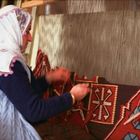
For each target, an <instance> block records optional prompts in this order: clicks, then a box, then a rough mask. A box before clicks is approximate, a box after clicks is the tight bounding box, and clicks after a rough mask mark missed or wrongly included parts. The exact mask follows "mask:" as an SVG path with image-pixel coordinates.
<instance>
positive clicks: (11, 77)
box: [0, 5, 89, 140]
mask: <svg viewBox="0 0 140 140" xmlns="http://www.w3.org/2000/svg"><path fill="white" fill-rule="evenodd" d="M30 29H31V16H30V15H29V13H27V12H25V11H23V10H22V9H20V8H17V7H15V6H13V5H9V6H6V7H4V8H2V9H0V139H1V140H39V139H41V138H40V136H39V135H38V134H37V132H36V131H35V130H34V128H33V127H32V126H31V125H30V123H36V122H39V121H44V120H47V119H48V118H50V117H52V116H55V115H57V114H58V113H60V112H63V111H66V110H68V109H70V108H71V107H72V105H73V104H74V103H75V101H78V100H81V99H83V98H84V97H85V96H86V94H87V93H88V92H89V89H88V85H86V84H79V85H76V86H74V87H73V88H72V89H71V91H70V93H64V94H63V95H62V96H59V97H58V96H57V97H53V98H50V99H48V100H47V101H46V100H43V99H42V98H41V93H43V91H45V90H46V89H47V88H48V86H49V84H50V83H51V82H54V81H57V80H64V81H65V80H67V78H68V77H69V76H68V74H69V73H68V71H67V70H66V69H64V68H60V69H56V70H55V71H51V72H50V73H48V74H47V75H46V77H43V78H40V79H35V78H34V76H33V74H32V72H31V71H30V70H29V68H28V67H27V65H26V63H25V60H24V57H23V55H22V53H21V52H24V51H25V49H26V47H27V44H28V41H31V35H30V32H29V31H30ZM29 122H30V123H29Z"/></svg>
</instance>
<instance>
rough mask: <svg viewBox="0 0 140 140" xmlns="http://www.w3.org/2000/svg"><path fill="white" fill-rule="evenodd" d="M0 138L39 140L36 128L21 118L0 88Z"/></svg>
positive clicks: (6, 139) (8, 139)
mask: <svg viewBox="0 0 140 140" xmlns="http://www.w3.org/2000/svg"><path fill="white" fill-rule="evenodd" d="M0 140H41V138H40V136H39V135H38V133H37V132H36V130H35V129H34V128H33V127H32V126H31V125H30V124H29V123H28V122H27V121H26V120H25V119H24V118H23V116H22V115H21V114H20V112H19V111H18V110H17V109H16V108H15V107H14V105H13V104H12V103H11V101H10V100H9V99H8V98H7V96H6V95H5V94H4V93H3V91H2V90H0Z"/></svg>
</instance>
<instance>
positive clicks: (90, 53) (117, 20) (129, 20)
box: [39, 10, 140, 85]
mask: <svg viewBox="0 0 140 140" xmlns="http://www.w3.org/2000/svg"><path fill="white" fill-rule="evenodd" d="M39 31H40V44H39V47H40V48H41V49H42V50H43V51H44V52H45V53H46V54H47V55H48V57H49V61H50V63H51V66H52V67H55V66H64V67H67V68H69V69H70V70H71V71H75V72H77V73H78V74H80V75H83V74H85V75H87V76H88V77H92V76H93V75H99V76H103V77H105V78H106V79H107V80H108V81H110V82H115V83H122V84H133V85H139V84H140V80H139V79H140V78H139V77H140V55H139V53H140V39H139V38H140V12H139V11H129V10H127V11H125V10H121V11H118V10H117V11H109V12H99V13H96V12H93V13H86V14H85V13H82V14H69V15H50V16H41V17H40V19H39Z"/></svg>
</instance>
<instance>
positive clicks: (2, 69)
mask: <svg viewBox="0 0 140 140" xmlns="http://www.w3.org/2000/svg"><path fill="white" fill-rule="evenodd" d="M30 22H31V16H30V14H29V13H28V12H25V11H24V10H22V9H20V8H18V7H16V6H14V5H8V6H6V7H4V8H1V9H0V75H5V76H7V75H8V74H12V73H13V71H12V70H11V66H13V63H14V62H15V61H16V60H19V61H20V62H21V63H22V64H23V66H24V68H25V70H26V71H27V73H28V68H27V65H26V64H25V60H24V57H23V55H22V53H21V50H20V48H21V46H22V35H23V34H25V33H26V30H27V27H28V26H29V24H30Z"/></svg>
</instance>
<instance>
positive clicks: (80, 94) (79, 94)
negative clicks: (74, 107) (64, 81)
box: [70, 84, 90, 103]
mask: <svg viewBox="0 0 140 140" xmlns="http://www.w3.org/2000/svg"><path fill="white" fill-rule="evenodd" d="M89 92H90V89H89V88H88V84H78V85H75V86H74V87H73V88H72V89H71V91H70V93H71V95H72V98H73V103H74V102H75V101H80V100H82V99H83V98H84V97H85V96H86V95H87V94H88V93H89Z"/></svg>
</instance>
